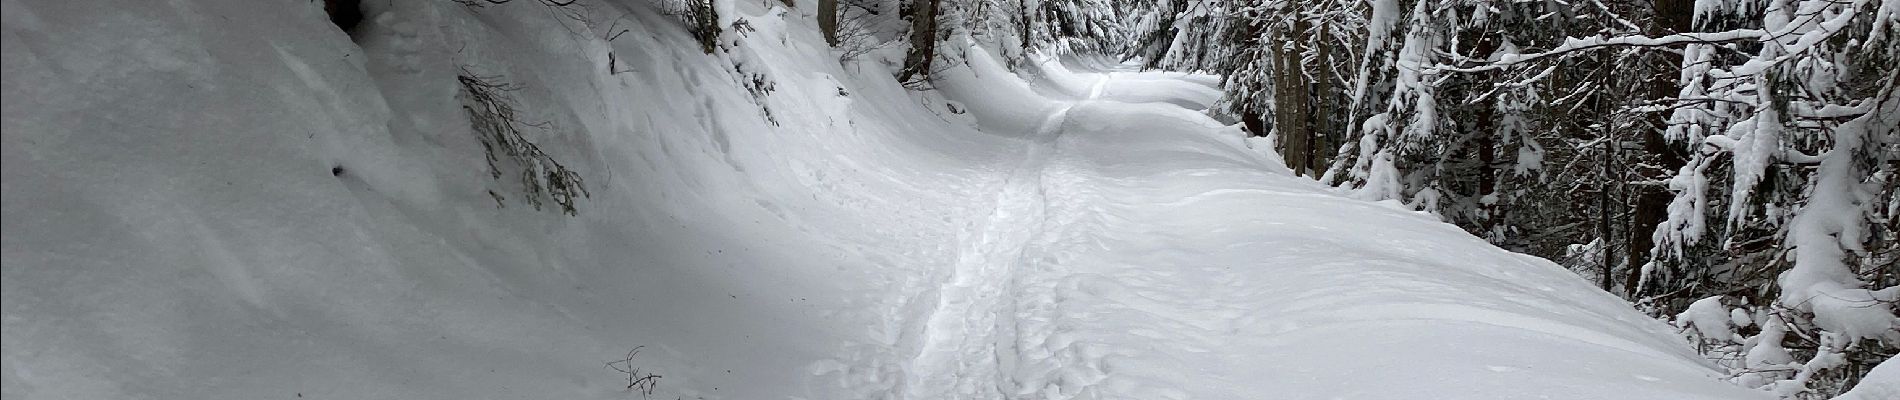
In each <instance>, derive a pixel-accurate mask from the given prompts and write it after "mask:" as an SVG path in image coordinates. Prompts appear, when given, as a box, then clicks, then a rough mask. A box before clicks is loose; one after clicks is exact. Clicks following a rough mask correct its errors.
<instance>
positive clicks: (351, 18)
mask: <svg viewBox="0 0 1900 400" xmlns="http://www.w3.org/2000/svg"><path fill="white" fill-rule="evenodd" d="M357 1H358V0H323V12H324V13H327V14H330V22H331V23H334V24H336V27H337V28H340V29H343V33H345V34H348V33H351V31H352V30H354V29H356V24H358V23H361V22H363V7H362V4H360V3H358V2H357Z"/></svg>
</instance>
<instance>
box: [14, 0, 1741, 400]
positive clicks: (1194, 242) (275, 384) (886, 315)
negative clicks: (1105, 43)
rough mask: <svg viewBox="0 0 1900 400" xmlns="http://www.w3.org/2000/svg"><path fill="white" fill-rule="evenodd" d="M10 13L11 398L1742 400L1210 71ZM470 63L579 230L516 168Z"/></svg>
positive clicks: (221, 3)
mask: <svg viewBox="0 0 1900 400" xmlns="http://www.w3.org/2000/svg"><path fill="white" fill-rule="evenodd" d="M0 4H4V37H3V38H0V39H3V40H4V57H3V58H0V59H3V60H4V61H0V62H3V63H4V72H5V81H4V83H5V88H4V95H5V97H4V101H5V108H4V112H3V114H4V140H3V142H0V143H3V145H4V146H3V148H4V153H3V158H0V160H3V161H0V162H3V165H0V171H3V173H4V180H3V181H0V182H3V183H4V185H0V194H3V195H4V212H3V213H0V225H3V226H4V238H3V239H0V257H3V260H4V268H3V269H0V277H3V278H4V287H3V288H0V289H3V290H0V293H3V294H0V296H3V298H4V332H3V333H4V335H3V337H4V341H5V344H4V350H0V353H4V356H3V357H0V366H3V367H4V373H3V374H0V393H3V395H4V397H6V398H8V399H144V398H150V399H257V398H354V399H436V398H439V399H451V398H566V399H608V398H628V397H629V396H636V397H637V396H640V394H637V393H630V392H629V389H628V383H629V375H628V374H626V373H623V372H619V371H617V370H616V369H615V368H622V369H636V368H637V369H638V370H639V371H641V374H657V375H658V376H660V378H658V379H659V380H658V387H657V388H656V390H655V391H654V392H653V395H654V396H660V397H663V398H672V397H680V398H711V399H717V398H731V399H757V398H811V399H830V398H894V397H908V398H973V397H992V396H994V397H1010V398H1077V397H1080V398H1187V397H1198V398H1316V399H1317V398H1472V399H1492V398H1496V399H1507V398H1577V399H1588V398H1625V399H1639V398H1653V399H1689V398H1723V399H1730V398H1747V397H1748V396H1750V395H1752V394H1751V393H1749V392H1743V391H1739V390H1736V389H1732V388H1728V387H1726V386H1725V385H1723V384H1722V383H1719V382H1718V381H1717V380H1716V379H1715V378H1713V377H1710V376H1709V374H1711V373H1712V370H1711V369H1709V368H1708V367H1707V366H1706V365H1703V364H1701V363H1700V362H1699V361H1698V360H1697V358H1696V357H1695V356H1694V354H1693V352H1691V351H1690V350H1688V349H1687V348H1686V345H1685V344H1684V343H1683V342H1682V341H1681V340H1679V339H1678V338H1675V337H1673V335H1672V334H1671V333H1670V332H1669V331H1668V330H1667V328H1665V327H1663V326H1662V325H1661V324H1659V323H1656V322H1654V321H1652V320H1649V319H1647V318H1645V317H1643V316H1642V315H1640V314H1638V313H1636V312H1635V311H1632V310H1630V309H1628V307H1627V306H1626V305H1623V304H1621V303H1620V302H1619V301H1617V300H1616V299H1614V298H1613V297H1611V296H1609V295H1607V294H1603V293H1600V292H1597V291H1595V290H1594V289H1592V288H1590V287H1589V285H1587V284H1585V283H1584V282H1582V281H1581V280H1579V279H1577V278H1575V277H1573V276H1569V275H1567V273H1566V272H1564V271H1562V270H1560V269H1559V268H1557V267H1555V266H1554V265H1551V264H1550V263H1548V262H1545V261H1542V260H1535V259H1529V258H1526V257H1522V256H1517V255H1513V254H1510V253H1506V252H1503V251H1501V250H1498V249H1496V248H1493V247H1490V246H1488V245H1486V244H1484V243H1483V242H1482V241H1479V240H1477V239H1475V238H1471V237H1469V236H1468V235H1465V234H1464V233H1462V232H1459V231H1458V230H1456V229H1455V228H1452V227H1450V226H1448V225H1443V224H1439V223H1437V222H1435V221H1431V220H1430V219H1429V218H1428V217H1424V216H1419V215H1413V214H1410V213H1407V212H1404V211H1399V210H1393V209H1389V208H1385V207H1383V206H1380V205H1377V204H1372V203H1364V202H1358V201H1353V200H1348V199H1345V198H1343V197H1341V196H1338V195H1336V194H1335V193H1332V192H1331V191H1329V190H1328V189H1325V188H1321V187H1318V186H1316V185H1313V184H1311V183H1310V182H1305V181H1301V180H1299V179H1297V178H1293V177H1290V176H1286V175H1285V174H1284V173H1282V172H1283V171H1282V170H1279V169H1276V168H1275V167H1273V166H1274V165H1277V164H1276V162H1274V161H1272V159H1271V156H1270V155H1267V154H1262V153H1261V152H1259V151H1257V150H1254V149H1249V148H1247V147H1246V145H1245V143H1244V142H1243V141H1242V140H1241V139H1239V138H1238V137H1237V136H1236V132H1237V131H1234V130H1233V129H1232V128H1231V127H1226V126H1223V125H1221V124H1219V123H1217V122H1214V121H1212V120H1209V119H1207V118H1206V117H1204V116H1202V115H1201V114H1199V113H1196V112H1193V111H1190V110H1187V109H1184V108H1182V107H1183V106H1189V107H1200V106H1205V105H1206V104H1207V103H1208V102H1211V101H1212V100H1213V98H1215V97H1217V96H1218V93H1213V92H1210V90H1211V89H1208V88H1207V87H1206V83H1207V81H1208V79H1210V78H1209V77H1201V76H1183V75H1180V74H1137V73H1132V72H1089V71H1068V70H1066V69H1064V68H1063V67H1062V66H1061V64H1048V63H1045V64H1042V65H1041V66H1039V67H1036V68H1031V69H1030V70H1031V72H1032V75H1033V76H1031V77H1030V79H1028V80H1023V79H1019V78H1017V77H1016V76H1015V75H1011V74H1008V73H1005V72H1003V71H1002V69H1001V68H1000V67H999V66H996V65H994V63H993V62H991V61H988V59H987V58H985V57H983V56H982V55H981V52H980V51H977V52H975V53H973V54H976V55H975V56H973V57H971V63H970V65H968V66H964V67H959V68H956V69H953V70H951V71H949V72H947V76H946V77H945V78H944V81H943V84H942V87H941V89H942V90H940V91H933V92H923V93H913V92H910V91H906V90H905V89H903V88H901V87H899V86H898V85H897V84H896V83H895V82H892V80H891V79H890V78H889V77H890V76H892V75H893V74H892V73H891V71H890V68H888V66H886V65H881V64H879V63H877V62H868V61H862V62H847V63H843V64H841V63H839V62H838V61H837V60H836V56H835V55H834V54H833V53H832V52H831V51H830V50H828V49H827V48H826V47H825V46H824V45H823V41H822V40H821V39H820V38H819V37H818V35H817V33H816V32H815V30H814V29H813V28H812V27H811V25H812V22H811V21H812V17H811V16H810V15H809V14H808V13H809V11H807V10H799V9H787V8H783V7H782V6H779V4H780V3H779V2H764V3H760V2H741V3H740V4H738V8H737V10H736V14H734V15H736V18H738V19H743V20H745V21H746V23H747V24H748V25H749V26H750V27H751V28H752V29H751V30H749V31H746V32H735V33H729V34H728V35H727V36H725V37H724V39H723V41H724V44H723V46H724V49H722V50H721V51H719V52H717V53H715V54H712V55H707V54H704V53H702V52H701V51H700V50H699V45H698V43H696V42H695V41H694V39H693V38H691V37H690V36H689V35H688V34H687V33H686V32H685V31H684V29H683V28H682V27H681V26H680V24H679V23H677V22H675V21H674V20H673V19H672V18H670V17H667V16H665V15H662V14H661V13H660V12H659V11H657V10H656V9H654V8H653V6H651V5H649V4H645V3H641V2H633V1H606V2H585V3H582V4H581V5H578V6H573V7H572V8H550V7H545V6H543V5H540V4H536V3H534V2H525V1H518V2H512V3H509V4H505V5H498V6H489V7H479V8H470V7H464V6H462V5H459V4H456V3H454V2H447V1H427V2H423V1H394V2H365V3H364V6H365V7H366V10H365V11H366V16H367V19H366V20H365V21H364V22H363V24H362V25H361V26H359V27H357V28H356V29H355V30H354V32H352V33H350V34H346V33H345V32H342V31H341V30H339V29H338V28H337V27H336V26H334V25H332V24H331V23H330V22H329V21H328V20H327V19H326V16H325V14H324V13H323V11H322V9H321V2H313V3H308V4H306V2H288V3H274V2H256V1H245V0H189V1H172V2H112V1H103V0H74V1H26V0H18V1H16V0H6V1H5V2H4V3H0ZM768 5H769V6H770V7H767V6H768ZM458 77H481V78H482V79H486V80H490V81H492V82H498V83H505V84H506V85H505V86H506V87H508V89H507V90H504V91H502V93H503V94H505V95H506V96H507V98H508V99H509V100H510V101H511V102H512V104H514V105H515V108H516V109H517V110H518V111H519V117H520V118H521V119H522V121H521V122H522V123H523V125H522V126H523V132H524V137H525V138H527V139H528V140H530V141H532V142H533V143H534V144H535V145H536V146H537V147H538V148H539V149H541V150H543V151H545V152H546V154H547V156H548V157H550V158H552V159H555V160H559V161H560V162H562V163H563V164H565V165H566V166H567V167H568V168H570V169H572V170H574V171H576V172H577V173H578V174H579V175H580V176H581V177H582V178H583V179H584V182H585V185H586V189H587V191H588V193H589V194H590V195H589V196H588V197H587V198H585V199H582V200H581V201H580V202H579V203H578V207H577V208H578V210H577V211H578V213H577V215H575V216H571V217H570V216H567V215H563V214H561V213H560V212H558V211H556V210H554V209H542V210H537V209H536V208H535V207H532V206H530V205H529V203H527V202H526V200H527V197H526V196H524V194H523V186H522V184H521V183H520V182H518V181H516V180H515V179H514V178H513V176H514V175H512V174H513V173H515V172H518V171H519V170H518V169H519V168H521V166H518V165H516V166H511V165H509V164H507V162H506V161H507V160H506V159H504V160H503V162H502V163H501V164H502V167H501V169H502V170H504V172H508V174H504V175H505V176H506V177H504V178H496V177H494V176H492V175H491V174H492V173H493V171H491V169H490V167H489V162H490V161H489V160H488V159H487V158H486V156H485V152H486V150H485V149H484V146H483V144H482V142H481V141H480V140H479V139H478V137H477V136H476V135H475V134H474V133H473V132H472V130H471V126H470V123H469V116H468V114H467V113H466V111H465V110H464V107H465V106H467V105H468V96H467V94H466V93H464V89H463V87H462V86H461V85H459V84H458ZM1118 77H1120V78H1118ZM1025 160H1038V161H1037V162H1033V163H1032V162H1026V161H1025ZM510 168H513V169H510ZM1031 177H1034V179H1033V180H1032V179H1031ZM1032 182H1033V183H1034V184H1033V185H1031V184H1030V183H1032ZM1026 227H1033V228H1026ZM984 315H988V317H987V319H983V318H979V317H981V316H984ZM972 316H975V317H972ZM972 318H975V319H972ZM983 322H988V323H987V324H984V323H983ZM635 349H638V350H639V351H638V352H637V354H634V355H633V356H632V357H631V358H629V357H628V354H629V352H630V351H632V350H635ZM970 355H975V356H974V358H972V357H971V356H970ZM985 356H987V357H988V360H987V361H986V360H982V358H984V357H985ZM615 362H619V363H616V364H614V365H609V364H610V363H615ZM1606 396H1608V397H1606Z"/></svg>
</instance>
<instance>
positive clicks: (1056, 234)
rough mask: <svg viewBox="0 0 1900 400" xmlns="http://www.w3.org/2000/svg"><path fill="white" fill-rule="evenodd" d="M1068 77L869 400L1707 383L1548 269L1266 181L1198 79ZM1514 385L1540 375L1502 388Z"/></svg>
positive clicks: (903, 320)
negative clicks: (1209, 111)
mask: <svg viewBox="0 0 1900 400" xmlns="http://www.w3.org/2000/svg"><path fill="white" fill-rule="evenodd" d="M1111 69H1113V68H1111ZM1062 72H1065V73H1066V71H1062ZM1074 74H1075V76H1074V77H1071V79H1069V81H1067V82H1068V84H1069V85H1070V86H1071V89H1069V90H1070V91H1068V92H1064V91H1063V90H1062V89H1061V88H1060V87H1056V88H1051V87H1041V88H1039V90H1041V91H1042V92H1043V93H1044V94H1045V95H1047V96H1049V97H1051V98H1052V100H1054V101H1055V105H1053V106H1050V107H1047V110H1048V111H1046V112H1045V115H1044V116H1043V117H1042V120H1041V121H1040V123H1037V124H1035V128H1034V129H1033V130H1031V131H1030V132H1028V134H1027V135H1026V136H1025V137H1024V139H1025V140H1024V141H1023V142H1024V146H1025V147H1024V150H1023V155H1022V156H1021V158H1020V160H1021V161H1020V162H1018V163H1017V164H1015V166H1014V168H1013V169H1010V170H1009V172H1007V173H1006V174H1005V175H1004V176H1005V178H1003V179H1002V183H1000V184H999V185H998V186H997V188H998V189H997V191H996V193H997V194H996V195H995V197H994V200H993V202H994V208H993V209H992V211H991V212H990V213H989V214H988V215H987V217H985V218H981V219H980V222H978V223H975V224H974V225H973V226H972V227H971V228H969V230H968V231H967V232H965V233H964V234H963V235H962V236H963V237H962V239H961V240H960V242H959V246H958V248H959V249H960V250H959V251H960V255H959V257H958V258H957V261H956V263H955V265H952V266H947V267H946V268H947V271H944V272H940V273H938V274H937V276H938V279H939V280H938V281H937V282H939V284H936V285H926V286H928V287H929V288H927V289H925V291H926V292H925V293H922V294H919V295H916V296H914V297H911V298H912V300H910V302H911V303H912V304H911V305H910V306H907V307H904V309H905V310H909V311H906V312H907V313H910V314H909V315H907V316H898V317H896V318H895V320H897V321H900V322H899V324H900V325H905V326H906V328H903V331H904V332H906V337H905V338H903V339H900V340H899V341H898V342H897V343H896V346H897V347H898V349H899V350H898V351H899V354H897V356H898V357H900V358H901V359H899V360H894V361H896V363H897V364H899V365H897V366H895V368H896V369H898V370H901V372H899V373H897V374H895V375H896V376H889V377H890V378H895V382H890V381H884V382H883V384H884V385H890V386H885V387H887V388H888V390H889V391H888V392H884V393H887V394H888V395H890V397H896V398H906V399H1106V398H1130V399H1188V398H1201V399H1227V398H1261V397H1262V396H1264V395H1267V394H1275V395H1284V396H1286V398H1327V397H1325V396H1335V395H1338V394H1340V393H1348V394H1351V396H1347V398H1410V397H1421V398H1460V396H1463V395H1465V394H1470V393H1476V392H1471V390H1472V388H1473V387H1476V386H1474V385H1482V384H1481V383H1480V382H1494V381H1498V380H1525V381H1524V382H1516V383H1514V385H1517V384H1519V383H1522V385H1519V386H1522V387H1524V388H1540V387H1564V386H1569V385H1571V384H1573V383H1575V382H1583V381H1589V382H1593V383H1591V384H1589V385H1584V386H1583V388H1582V389H1577V390H1578V391H1576V392H1574V393H1566V394H1571V395H1577V396H1584V397H1580V398H1589V396H1597V395H1601V396H1611V397H1614V396H1616V395H1619V393H1625V392H1624V391H1623V390H1621V389H1617V388H1619V387H1626V386H1651V387H1654V388H1656V389H1658V391H1657V392H1659V393H1669V392H1671V390H1669V389H1668V388H1669V387H1672V385H1682V384H1689V385H1692V386H1693V385H1701V384H1703V383H1710V382H1714V381H1713V380H1710V379H1711V378H1709V377H1707V376H1705V375H1707V371H1706V370H1698V369H1694V368H1683V367H1682V366H1685V365H1694V363H1696V362H1699V361H1696V360H1695V358H1694V357H1695V356H1694V354H1693V353H1690V352H1687V351H1682V350H1681V347H1680V344H1679V343H1675V342H1671V340H1672V339H1671V338H1669V337H1668V335H1667V333H1666V332H1664V331H1663V330H1662V329H1664V328H1661V327H1659V326H1657V325H1653V324H1651V325H1644V323H1647V321H1642V320H1640V319H1639V318H1640V317H1635V318H1632V315H1633V314H1631V313H1628V312H1626V311H1627V310H1626V309H1627V306H1625V305H1623V304H1621V303H1619V302H1618V301H1617V300H1616V299H1615V298H1611V297H1608V296H1595V297H1591V296H1583V297H1579V296H1577V295H1576V294H1578V293H1584V294H1592V293H1597V291H1593V290H1590V289H1589V288H1588V287H1587V283H1585V282H1583V281H1581V280H1579V279H1577V278H1576V277H1575V276H1573V275H1570V274H1569V273H1568V272H1565V271H1562V270H1561V269H1559V267H1556V266H1555V265H1552V264H1549V263H1548V262H1546V261H1543V260H1538V259H1534V258H1530V257H1526V256H1521V255H1517V254H1514V253H1509V252H1504V251H1501V250H1498V249H1496V248H1495V247H1492V246H1489V245H1488V244H1485V243H1484V242H1483V241H1481V240H1479V239H1477V238H1474V237H1471V236H1470V235H1468V234H1466V233H1464V232H1462V231H1460V230H1458V229H1457V228H1456V227H1452V226H1449V225H1445V224H1442V223H1438V222H1437V221H1436V220H1435V219H1433V218H1432V217H1430V216H1428V215H1421V214H1416V213H1412V212H1409V211H1405V210H1401V209H1398V208H1397V207H1392V206H1390V205H1384V204H1378V203H1367V202H1362V201H1357V200H1352V199H1348V198H1346V197H1344V196H1341V195H1340V194H1339V193H1337V192H1335V191H1334V190H1332V189H1330V188H1326V187H1323V186H1321V185H1318V184H1316V183H1315V182H1312V181H1310V180H1306V179H1301V178H1297V177H1293V176H1290V174H1286V173H1284V172H1285V171H1284V168H1281V167H1280V166H1279V161H1278V160H1277V159H1274V157H1273V156H1272V155H1271V154H1266V153H1262V152H1260V151H1259V150H1255V149H1251V148H1249V147H1248V146H1247V145H1246V144H1245V143H1244V142H1243V141H1242V139H1241V138H1240V135H1238V132H1236V131H1235V129H1237V128H1234V127H1233V126H1230V125H1228V124H1223V123H1220V122H1218V121H1215V120H1213V119H1211V118H1209V117H1207V116H1206V114H1205V113H1204V111H1205V108H1206V107H1209V106H1211V103H1212V102H1213V99H1214V98H1216V97H1218V96H1207V95H1205V94H1206V93H1208V92H1210V91H1213V90H1214V89H1212V88H1213V87H1214V82H1213V80H1212V79H1210V78H1209V77H1205V76H1194V75H1182V74H1170V73H1152V72H1135V71H1130V70H1125V69H1124V70H1111V71H1104V72H1099V73H1080V72H1078V73H1074ZM1078 78H1079V79H1078ZM1082 79H1090V80H1092V82H1093V83H1092V84H1086V85H1088V87H1087V88H1086V89H1080V88H1073V86H1078V85H1076V83H1078V82H1083V80H1082ZM1044 86H1061V84H1060V83H1050V82H1045V85H1044ZM1065 96H1066V97H1067V98H1070V99H1073V100H1070V101H1064V100H1063V98H1064V97H1065ZM1553 310H1555V311H1553ZM1462 343H1483V344H1484V345H1483V346H1467V345H1464V344H1462ZM1574 354H1610V355H1612V356H1610V357H1595V358H1591V359H1584V360H1578V359H1574V358H1573V357H1571V356H1569V355H1574ZM1526 355H1534V356H1532V357H1528V358H1527V357H1525V356H1526ZM1369 360H1370V361H1369ZM1381 360H1383V361H1381ZM1419 360H1434V361H1432V362H1433V363H1435V364H1434V365H1430V366H1427V365H1423V364H1421V363H1420V362H1419ZM864 361H866V360H859V361H858V362H864ZM1368 362H1372V363H1375V364H1379V365H1386V366H1387V367H1388V368H1385V369H1382V370H1379V371H1366V370H1364V369H1363V368H1359V367H1356V366H1362V365H1365V363H1368ZM1630 366H1635V368H1630ZM1530 369H1542V370H1547V371H1546V372H1550V371H1557V372H1556V373H1552V374H1539V375H1535V376H1528V375H1527V376H1521V377H1520V376H1517V375H1515V374H1516V373H1517V372H1519V371H1525V370H1530ZM1635 370H1642V371H1651V372H1646V373H1632V372H1623V371H1635ZM1447 371H1454V372H1451V373H1448V372H1447ZM1654 371H1665V372H1666V373H1663V372H1654ZM1665 375H1666V376H1665ZM1287 377H1298V379H1288V378H1287ZM1448 377H1452V378H1448ZM1559 377H1561V378H1559ZM873 380H875V379H873ZM1559 381H1572V382H1559ZM1371 382H1382V383H1377V384H1374V383H1371ZM873 384H874V383H873ZM873 392H875V391H866V393H873ZM1597 392H1601V393H1597ZM1514 393H1515V392H1514ZM1516 394H1517V395H1522V396H1531V397H1534V396H1535V395H1538V393H1537V392H1532V391H1524V392H1522V393H1516ZM1395 396H1396V397H1395ZM872 397H878V396H876V395H873V396H872ZM1691 398H1693V396H1691Z"/></svg>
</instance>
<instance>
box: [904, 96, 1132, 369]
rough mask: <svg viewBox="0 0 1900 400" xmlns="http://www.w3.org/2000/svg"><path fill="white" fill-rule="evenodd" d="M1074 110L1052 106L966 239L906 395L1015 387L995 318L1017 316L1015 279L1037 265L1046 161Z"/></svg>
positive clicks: (938, 293) (939, 292) (938, 298)
mask: <svg viewBox="0 0 1900 400" xmlns="http://www.w3.org/2000/svg"><path fill="white" fill-rule="evenodd" d="M1110 79H1112V76H1104V77H1102V78H1101V79H1098V80H1097V82H1096V83H1095V85H1094V87H1093V88H1092V89H1091V90H1090V93H1089V96H1088V98H1087V99H1084V100H1082V101H1083V102H1087V101H1090V100H1093V99H1094V98H1096V97H1098V96H1100V95H1101V93H1102V90H1103V88H1104V87H1106V86H1107V84H1108V82H1109V80H1110ZM1076 106H1077V105H1076V104H1073V103H1072V104H1062V105H1056V106H1052V107H1050V108H1052V109H1053V111H1051V112H1049V113H1048V115H1046V116H1045V117H1043V120H1042V122H1041V123H1040V124H1038V125H1037V127H1036V128H1035V129H1034V132H1030V135H1029V136H1028V138H1027V139H1028V140H1027V141H1028V142H1029V144H1028V145H1027V146H1026V150H1025V154H1024V156H1023V157H1022V161H1021V162H1020V163H1019V164H1018V165H1017V166H1016V167H1015V168H1014V169H1013V171H1011V172H1010V173H1009V175H1008V176H1007V177H1006V178H1005V179H1004V182H1003V183H1002V185H1001V186H1002V188H1001V189H1000V191H999V192H998V193H997V195H996V200H995V209H994V211H993V212H992V213H991V214H990V215H989V217H988V218H986V219H985V220H984V222H983V223H982V226H981V227H980V228H979V229H977V230H976V231H974V232H969V233H967V234H965V235H964V236H965V239H964V240H963V243H962V245H961V246H960V248H961V249H962V252H961V254H960V255H959V257H958V258H957V264H956V265H955V267H954V270H953V271H952V275H951V276H950V278H949V281H948V282H946V283H944V284H943V285H942V286H941V287H939V288H937V289H936V290H934V292H935V293H934V295H935V296H934V297H935V299H934V300H935V302H936V305H935V308H934V309H932V310H931V311H930V313H929V316H928V317H927V320H926V321H925V326H924V328H923V331H922V335H923V338H922V339H921V343H920V344H919V345H918V349H917V352H916V355H915V356H914V357H913V359H912V362H911V363H912V364H911V365H910V367H909V368H908V371H907V375H906V380H905V382H906V384H905V389H904V393H905V394H906V395H907V397H909V398H919V399H922V398H942V397H943V396H944V395H946V394H954V396H955V397H958V398H999V397H1003V396H1005V394H1004V393H1003V390H1005V389H1007V388H1008V387H1009V386H1010V385H1008V381H1007V380H1005V379H1003V377H1002V376H1001V375H999V369H1000V368H1001V366H1002V365H1008V360H1006V358H1007V356H1008V354H1007V353H1006V352H1005V350H1006V349H1008V347H1005V346H1003V344H1002V343H1001V342H1000V340H1002V338H1001V337H1000V334H1001V333H1003V332H1004V331H1005V329H1004V328H1005V327H1007V326H1008V325H1009V322H1010V321H997V320H996V319H997V318H998V317H999V316H1007V315H1012V314H1010V313H1007V312H1003V311H1006V309H1007V308H1011V307H1010V305H1009V304H1008V302H1010V301H1014V300H1015V299H1016V296H1013V295H1012V293H1011V292H1010V289H1012V288H1011V287H1010V283H1012V282H1014V281H1015V275H1016V274H1017V273H1019V271H1020V270H1021V269H1025V268H1032V267H1034V265H1033V264H1026V262H1028V260H1027V259H1026V257H1027V255H1028V251H1029V247H1030V246H1031V243H1030V242H1031V240H1033V239H1035V238H1036V237H1038V236H1040V235H1041V233H1042V231H1043V230H1044V228H1045V223H1046V219H1047V217H1048V208H1049V199H1048V195H1047V187H1046V186H1045V179H1046V177H1045V175H1047V171H1046V168H1047V164H1048V162H1049V159H1050V157H1051V156H1052V155H1053V153H1055V152H1056V150H1057V149H1056V148H1055V147H1056V146H1055V144H1056V141H1057V139H1058V138H1059V137H1060V136H1061V134H1062V128H1063V125H1064V124H1065V123H1066V122H1067V120H1068V114H1069V110H1071V109H1073V108H1075V107H1076ZM926 297H930V296H926Z"/></svg>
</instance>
